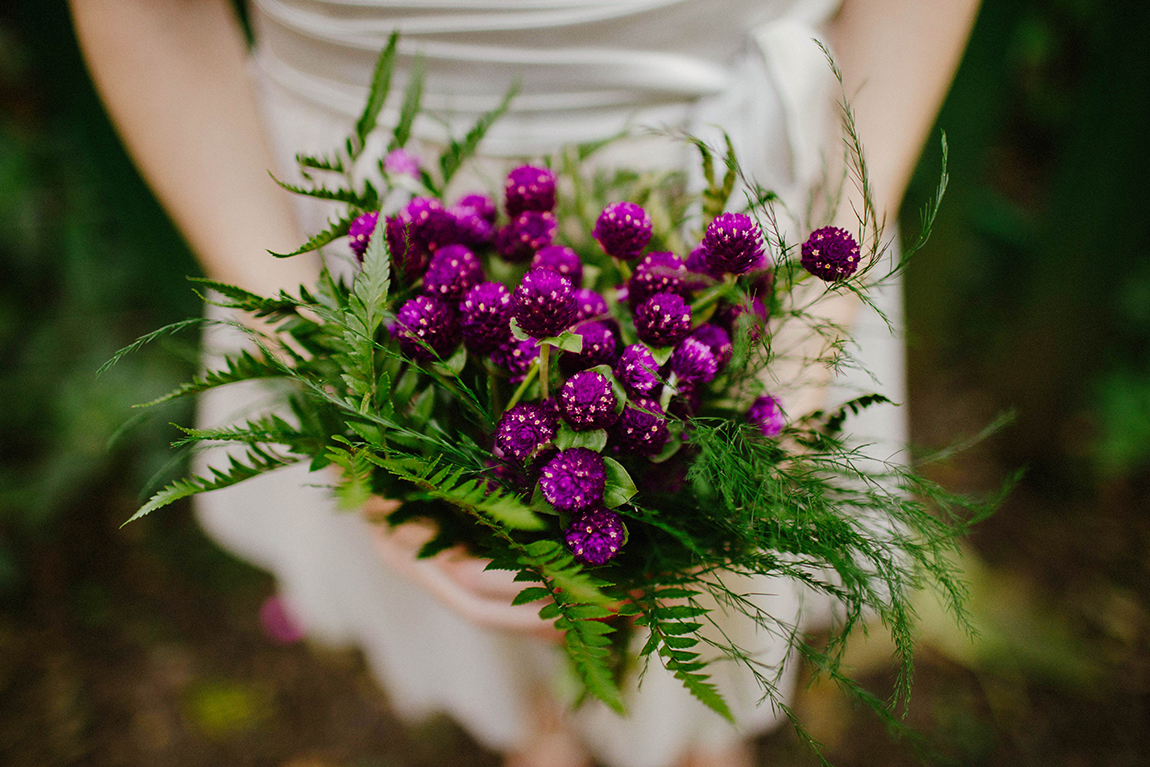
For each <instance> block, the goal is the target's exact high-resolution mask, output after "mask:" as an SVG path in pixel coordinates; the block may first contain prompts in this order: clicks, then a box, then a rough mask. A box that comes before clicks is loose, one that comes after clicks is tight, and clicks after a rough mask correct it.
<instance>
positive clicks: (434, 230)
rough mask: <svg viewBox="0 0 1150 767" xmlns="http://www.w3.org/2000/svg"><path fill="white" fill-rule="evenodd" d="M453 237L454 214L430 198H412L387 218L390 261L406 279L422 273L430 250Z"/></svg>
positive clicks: (455, 232)
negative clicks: (392, 215)
mask: <svg viewBox="0 0 1150 767" xmlns="http://www.w3.org/2000/svg"><path fill="white" fill-rule="evenodd" d="M457 239H458V231H457V229H456V227H455V217H454V216H452V215H451V214H450V213H448V212H447V211H446V210H445V209H444V207H443V204H442V203H440V202H439V200H436V199H433V198H429V197H415V198H412V200H411V201H410V202H408V203H407V205H405V206H403V207H402V208H401V209H400V210H399V212H398V213H396V214H395V216H394V217H392V218H389V219H388V220H387V247H388V249H389V250H390V251H391V260H392V262H393V263H394V264H395V266H396V269H397V270H398V271H399V273H400V275H401V276H402V277H403V279H404V280H406V281H407V282H414V281H415V280H416V279H418V278H419V276H420V275H422V274H423V270H424V269H426V268H427V262H428V260H429V259H430V258H431V254H432V253H434V252H435V251H437V250H439V248H441V247H443V246H444V245H451V244H453V243H455V242H456V240H457Z"/></svg>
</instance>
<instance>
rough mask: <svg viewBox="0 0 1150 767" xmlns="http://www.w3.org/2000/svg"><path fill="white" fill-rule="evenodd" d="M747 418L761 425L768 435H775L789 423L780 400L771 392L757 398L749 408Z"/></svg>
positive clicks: (760, 429) (761, 429)
mask: <svg viewBox="0 0 1150 767" xmlns="http://www.w3.org/2000/svg"><path fill="white" fill-rule="evenodd" d="M747 420H748V421H750V422H751V423H753V424H754V425H755V426H757V427H759V431H761V432H762V433H763V434H765V435H767V436H768V437H775V436H778V434H779V433H780V432H781V431H782V430H783V427H784V426H786V425H787V419H786V416H784V415H783V409H782V407H781V406H780V405H779V401H778V400H777V399H775V398H774V397H772V396H771V395H769V394H764V395H763V396H762V397H759V398H758V399H757V400H755V401H754V402H753V403H752V404H751V407H750V408H749V409H748V410H747Z"/></svg>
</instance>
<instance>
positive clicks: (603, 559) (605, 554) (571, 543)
mask: <svg viewBox="0 0 1150 767" xmlns="http://www.w3.org/2000/svg"><path fill="white" fill-rule="evenodd" d="M624 537H625V531H624V529H623V520H622V519H620V518H619V515H618V514H616V513H615V512H614V511H611V510H610V509H604V508H594V509H588V510H586V511H582V512H579V513H578V514H576V515H575V516H574V517H573V518H572V519H571V524H570V525H569V526H568V527H567V531H566V532H565V533H564V534H563V540H564V541H566V543H567V548H568V549H570V550H571V554H572V556H574V557H575V559H577V560H578V561H580V562H582V563H583V564H585V565H603V564H606V563H607V562H609V561H611V560H612V559H614V558H615V556H616V555H617V554H618V553H619V547H620V546H622V545H623V538H624Z"/></svg>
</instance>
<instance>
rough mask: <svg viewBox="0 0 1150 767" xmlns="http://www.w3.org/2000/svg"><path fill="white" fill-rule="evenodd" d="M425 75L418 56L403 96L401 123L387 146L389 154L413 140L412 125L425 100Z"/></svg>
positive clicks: (420, 58) (397, 125)
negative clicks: (410, 139)
mask: <svg viewBox="0 0 1150 767" xmlns="http://www.w3.org/2000/svg"><path fill="white" fill-rule="evenodd" d="M423 73H424V65H423V57H422V56H416V57H415V61H413V62H412V63H411V69H410V73H409V75H408V81H407V90H406V91H404V94H403V108H402V109H401V110H400V112H399V123H398V124H396V126H395V133H394V134H393V135H392V137H391V142H390V143H389V144H388V146H387V150H388V151H389V152H390V151H393V150H395V149H401V148H403V145H404V144H406V143H407V140H408V139H409V138H411V125H412V123H414V122H415V116H416V115H417V114H419V104H420V102H421V101H422V100H423Z"/></svg>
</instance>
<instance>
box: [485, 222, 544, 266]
mask: <svg viewBox="0 0 1150 767" xmlns="http://www.w3.org/2000/svg"><path fill="white" fill-rule="evenodd" d="M555 227H556V224H555V216H554V215H553V214H551V213H549V212H547V211H543V212H540V211H537V210H526V211H523V212H522V213H520V214H519V215H518V216H516V217H515V218H513V219H511V223H509V224H508V225H507V226H505V227H503V228H502V229H500V230H499V231H498V232H497V233H496V234H495V250H496V251H497V252H498V253H499V255H500V256H502V257H503V260H504V261H510V262H511V263H513V264H518V263H522V262H524V261H529V260H531V257H532V256H534V255H535V253H536V252H537V251H538V250H539V249H540V248H545V247H547V246H548V245H550V244H551V239H552V238H553V237H554V236H555Z"/></svg>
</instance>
